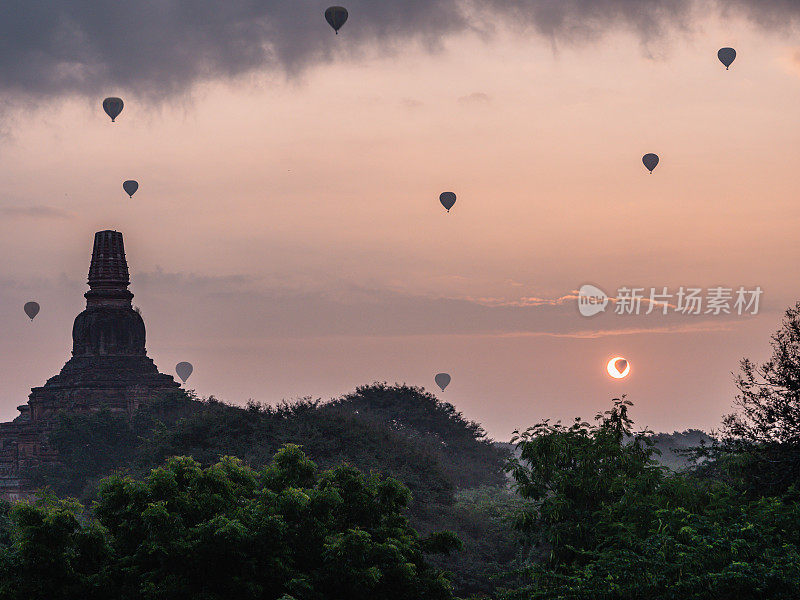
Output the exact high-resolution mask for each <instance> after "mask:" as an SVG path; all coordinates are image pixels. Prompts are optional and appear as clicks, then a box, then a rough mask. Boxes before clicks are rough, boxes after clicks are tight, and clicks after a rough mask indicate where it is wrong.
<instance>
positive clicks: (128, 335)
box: [0, 231, 180, 500]
mask: <svg viewBox="0 0 800 600" xmlns="http://www.w3.org/2000/svg"><path fill="white" fill-rule="evenodd" d="M129 285H130V277H129V275H128V263H127V261H126V258H125V248H124V246H123V242H122V233H120V232H118V231H98V232H97V233H96V234H95V236H94V249H93V250H92V260H91V264H90V267H89V291H88V292H86V294H84V296H85V297H86V310H84V311H83V312H82V313H80V314H79V315H78V316H77V317H75V323H74V325H73V327H72V357H71V358H70V359H69V360H68V361H67V363H66V364H65V365H64V367H63V368H62V369H61V372H60V373H59V374H58V375H55V376H53V377H51V378H50V379H48V380H47V382H46V383H45V384H44V385H43V386H41V387H35V388H32V389H31V393H30V395H29V396H28V402H27V404H23V405H22V406H19V407H17V409H18V410H19V412H20V414H19V416H18V417H17V418H16V419H14V420H13V421H11V422H8V423H0V496H2V497H4V498H6V499H9V500H17V499H19V498H23V497H25V496H27V495H29V494H30V492H31V489H30V486H31V484H30V481H29V480H28V475H29V474H30V472H31V469H33V468H36V467H38V466H41V465H47V464H56V463H57V462H58V455H57V453H56V452H55V451H54V450H53V449H52V448H51V447H50V446H49V445H48V443H47V434H48V432H49V430H50V429H51V428H52V425H53V417H54V416H55V415H56V414H57V413H59V412H61V411H67V412H72V413H90V412H94V411H99V410H103V409H106V410H111V411H117V412H122V413H126V414H127V415H128V416H129V417H130V416H132V415H133V413H134V412H135V411H136V409H137V408H138V407H139V405H140V404H141V403H143V402H146V401H148V400H150V399H152V398H155V397H157V396H161V395H164V394H168V393H172V392H175V391H176V390H177V389H179V387H180V384H179V383H177V382H176V381H175V380H174V379H173V378H172V377H171V376H170V375H165V374H163V373H159V371H158V368H157V367H156V365H155V363H154V362H153V361H152V359H150V358H149V357H148V356H147V351H146V349H145V327H144V321H143V320H142V317H141V315H140V314H139V312H138V311H137V310H135V309H134V308H133V306H132V304H131V300H132V299H133V294H132V293H131V292H130V291H129V290H128V286H129Z"/></svg>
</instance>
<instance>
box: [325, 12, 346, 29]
mask: <svg viewBox="0 0 800 600" xmlns="http://www.w3.org/2000/svg"><path fill="white" fill-rule="evenodd" d="M325 20H326V21H327V22H328V24H329V25H330V26H331V27H333V30H334V31H335V32H336V35H339V29H341V27H342V25H344V23H345V21H347V9H346V8H344V7H343V6H331V7H330V8H329V9H328V10H326V11H325Z"/></svg>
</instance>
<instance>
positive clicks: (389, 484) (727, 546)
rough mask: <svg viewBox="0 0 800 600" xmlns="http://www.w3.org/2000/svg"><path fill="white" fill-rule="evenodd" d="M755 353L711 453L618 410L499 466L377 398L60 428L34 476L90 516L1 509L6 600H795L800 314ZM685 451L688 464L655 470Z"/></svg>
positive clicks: (476, 432) (163, 411)
mask: <svg viewBox="0 0 800 600" xmlns="http://www.w3.org/2000/svg"><path fill="white" fill-rule="evenodd" d="M772 345H773V354H772V357H771V358H770V359H769V360H768V361H767V362H765V363H763V364H761V365H756V364H754V363H752V362H750V361H749V360H745V361H743V362H742V365H741V373H740V375H739V377H738V378H737V385H738V388H739V394H738V395H737V397H736V399H735V404H736V409H735V412H734V413H732V414H731V415H729V416H727V417H725V419H724V420H723V422H722V426H721V428H720V430H719V432H717V434H716V435H715V438H714V439H708V438H706V437H704V434H702V432H697V431H696V430H690V431H689V432H686V433H685V434H682V435H680V436H678V437H677V438H676V437H675V434H672V435H671V436H670V437H666V436H663V435H662V436H660V437H659V436H655V435H654V434H652V432H649V431H646V430H644V431H637V430H635V429H634V427H633V421H632V418H631V415H630V414H629V411H630V410H631V407H632V404H631V402H629V401H628V400H626V399H624V398H621V399H616V400H614V401H613V403H612V406H611V407H610V409H609V410H607V411H605V412H602V413H599V414H597V415H596V416H595V418H594V420H593V422H589V421H585V420H583V419H581V418H576V419H575V420H574V421H573V422H572V423H570V424H567V425H562V424H561V423H556V424H552V423H549V422H542V423H539V424H536V425H534V426H532V427H529V428H526V429H524V430H520V431H518V432H517V433H516V437H515V439H514V440H513V441H514V444H515V450H516V452H515V453H514V455H513V456H511V455H510V453H508V452H507V451H506V450H505V449H503V448H500V447H498V446H496V445H493V444H492V443H491V441H490V440H488V439H487V438H486V436H485V435H484V432H483V430H482V429H481V428H480V426H479V425H477V424H475V423H472V422H469V421H467V420H465V419H464V418H463V417H462V416H461V415H460V414H458V412H457V411H456V410H455V409H454V408H453V407H452V406H450V405H448V404H446V403H442V402H440V401H438V400H437V399H436V398H435V397H433V396H432V395H430V394H427V393H426V392H424V391H423V390H420V389H416V388H410V387H407V386H387V385H386V384H375V385H372V386H366V387H363V388H359V389H358V390H357V391H356V392H355V393H354V394H351V395H349V396H346V397H344V398H341V399H339V400H337V401H334V402H332V403H327V404H323V403H319V402H315V401H310V400H306V401H301V402H299V403H296V404H291V405H290V404H284V405H282V406H279V407H277V408H269V407H263V406H257V405H250V406H248V407H247V408H245V409H237V408H234V407H230V406H227V405H224V404H222V403H219V402H216V401H214V400H211V401H206V402H200V401H198V400H196V399H193V398H186V397H183V398H181V397H175V398H173V399H169V400H165V401H163V402H160V403H153V404H150V405H148V406H146V407H143V409H142V410H141V411H139V413H137V415H136V416H135V418H134V419H133V422H132V423H128V422H127V421H126V420H125V419H122V418H120V417H118V416H116V415H113V414H108V413H105V414H104V413H99V414H96V415H90V416H80V417H78V416H67V415H63V416H62V417H61V419H60V421H59V423H58V426H57V427H56V428H55V429H54V431H53V435H52V443H53V444H54V445H55V446H56V447H57V448H58V449H59V451H60V452H61V453H62V456H63V457H64V464H63V466H62V467H61V468H59V469H56V470H52V471H49V472H45V471H41V472H39V473H38V474H37V477H39V480H40V481H41V482H42V483H47V484H49V485H50V486H52V488H53V489H55V490H57V491H58V492H59V493H60V494H68V493H71V494H74V495H77V496H79V497H80V498H82V499H83V500H84V504H78V503H77V502H75V501H66V500H58V499H57V497H56V496H50V497H45V498H43V499H42V500H41V501H40V502H39V503H38V504H33V505H30V504H19V505H16V506H14V507H10V506H5V507H4V508H3V510H2V511H0V513H1V514H0V598H9V599H17V598H23V597H24V598H50V597H60V598H120V599H126V600H127V599H131V600H133V599H148V600H149V599H153V600H154V599H156V598H159V599H169V600H172V599H179V598H180V599H183V598H203V599H204V600H216V599H220V600H221V599H223V598H230V597H237V598H252V599H254V600H255V599H256V598H258V599H264V598H268V599H275V600H290V599H294V600H338V599H340V598H341V599H342V600H344V599H345V598H347V599H352V598H356V599H359V598H364V599H367V598H369V599H374V598H382V599H384V598H385V599H389V600H394V599H397V600H400V599H402V600H406V599H407V600H412V599H413V600H417V599H419V598H431V599H436V600H438V599H446V600H450V599H452V598H456V597H459V598H468V597H470V598H477V597H484V598H494V599H496V600H501V599H502V600H517V599H523V598H524V599H526V600H527V599H534V600H536V599H541V600H544V599H556V598H569V599H573V598H574V599H578V600H638V599H640V598H648V599H659V600H660V599H663V600H672V599H675V600H677V599H681V600H685V599H690V600H712V599H721V598H748V599H749V598H754V599H778V600H782V599H786V600H788V599H794V598H798V597H800V303H798V305H797V306H795V307H793V308H792V309H790V310H788V311H787V312H786V318H785V320H784V322H783V323H782V326H781V328H780V329H779V330H778V332H777V333H776V334H775V335H774V336H773V338H772ZM691 436H695V437H697V444H696V445H694V446H693V447H685V448H683V451H682V452H683V457H682V458H681V460H682V461H684V463H682V465H681V466H682V468H678V469H675V468H669V467H668V466H665V465H664V464H663V463H662V462H661V461H660V460H659V458H660V457H659V453H660V450H659V448H658V446H659V445H663V444H674V443H676V442H680V440H681V439H685V438H686V437H691ZM298 441H299V442H300V443H302V449H301V448H299V447H297V446H293V445H291V444H290V445H286V444H287V443H291V442H298ZM677 445H678V446H680V445H681V444H680V443H678V444H677ZM225 455H231V456H237V457H239V458H236V459H234V458H223V459H222V460H220V456H225ZM175 456H177V457H179V458H170V457H175ZM189 457H193V458H189ZM311 459H313V461H314V462H316V463H318V464H319V465H320V467H317V465H316V464H314V462H312V460H311ZM344 463H346V464H344ZM686 465H688V468H683V467H684V466H686ZM154 467H155V468H154ZM111 471H118V472H119V473H118V474H116V475H112V476H111V477H110V478H105V479H103V478H104V477H105V475H107V474H108V473H109V472H111ZM125 473H127V475H126V474H125ZM377 473H380V474H381V475H378V474H377ZM509 479H510V482H511V485H508V482H509ZM401 482H403V483H401Z"/></svg>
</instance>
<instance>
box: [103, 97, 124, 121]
mask: <svg viewBox="0 0 800 600" xmlns="http://www.w3.org/2000/svg"><path fill="white" fill-rule="evenodd" d="M123 106H124V103H123V102H122V98H114V97H112V98H106V99H105V100H103V110H104V111H106V114H107V115H108V116H109V117H111V122H112V123H113V122H114V119H116V118H117V117H118V116H119V113H121V112H122V107H123Z"/></svg>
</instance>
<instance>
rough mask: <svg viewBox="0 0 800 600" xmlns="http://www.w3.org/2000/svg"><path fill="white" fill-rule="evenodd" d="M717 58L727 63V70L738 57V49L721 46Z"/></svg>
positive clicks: (724, 63)
mask: <svg viewBox="0 0 800 600" xmlns="http://www.w3.org/2000/svg"><path fill="white" fill-rule="evenodd" d="M717 58H719V62H721V63H722V64H723V65H725V70H726V71H727V70H728V67H730V66H731V63H732V62H733V59H735V58H736V50H734V49H733V48H720V49H719V52H717Z"/></svg>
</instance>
